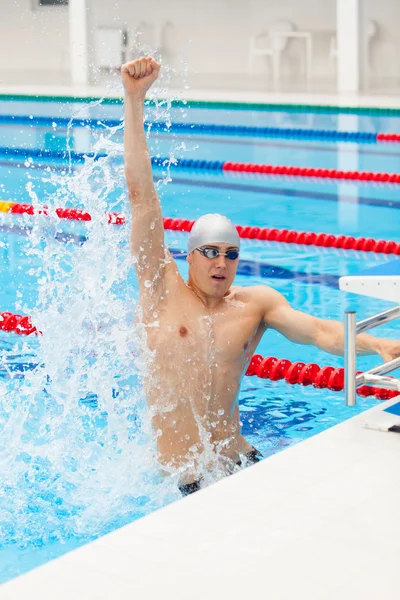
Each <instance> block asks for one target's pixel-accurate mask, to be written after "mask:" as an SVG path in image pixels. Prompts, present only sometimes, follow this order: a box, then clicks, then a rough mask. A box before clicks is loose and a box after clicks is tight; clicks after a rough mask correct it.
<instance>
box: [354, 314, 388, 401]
mask: <svg viewBox="0 0 400 600" xmlns="http://www.w3.org/2000/svg"><path fill="white" fill-rule="evenodd" d="M399 317H400V306H396V307H394V308H390V309H389V310H385V311H384V312H382V313H379V314H378V315H374V316H372V317H369V318H368V319H364V320H363V321H360V322H359V323H356V313H355V311H350V310H349V311H346V312H345V320H344V328H345V332H344V333H345V338H344V358H345V370H344V386H345V403H346V405H347V406H355V404H356V388H357V387H359V386H360V385H364V384H373V385H379V386H380V387H384V388H387V389H391V390H396V391H397V390H398V391H400V380H399V379H396V378H394V377H384V376H383V374H384V373H390V372H391V371H394V370H395V369H397V368H398V367H400V357H399V358H395V359H394V360H390V361H389V362H386V363H384V364H381V365H377V366H376V367H373V368H372V369H370V370H369V371H366V372H365V373H362V374H360V375H357V376H356V335H357V334H358V333H363V332H364V331H368V329H372V328H373V327H378V326H379V325H383V324H384V323H389V321H393V320H394V319H398V318H399Z"/></svg>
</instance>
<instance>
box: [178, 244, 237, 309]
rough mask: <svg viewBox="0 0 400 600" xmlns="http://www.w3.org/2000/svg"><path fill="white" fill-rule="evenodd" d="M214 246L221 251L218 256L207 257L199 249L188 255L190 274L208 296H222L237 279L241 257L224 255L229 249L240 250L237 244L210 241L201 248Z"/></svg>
mask: <svg viewBox="0 0 400 600" xmlns="http://www.w3.org/2000/svg"><path fill="white" fill-rule="evenodd" d="M204 248H214V249H216V250H218V252H219V253H222V254H218V256H217V257H216V258H207V257H206V256H203V255H202V254H201V252H199V251H198V250H197V249H196V250H193V252H191V253H190V254H189V255H188V257H187V261H188V263H189V274H190V278H191V280H192V281H193V283H194V284H195V285H196V286H197V287H198V288H199V289H200V290H201V291H202V292H203V293H204V294H207V296H212V297H215V298H222V297H223V296H224V295H225V294H226V292H227V291H228V290H229V288H230V286H231V285H232V283H233V280H234V279H235V275H236V271H237V267H238V262H239V258H236V259H235V260H231V259H229V258H227V256H224V253H226V252H228V251H229V250H236V251H238V248H237V246H232V245H230V244H223V243H210V244H204V246H200V249H204Z"/></svg>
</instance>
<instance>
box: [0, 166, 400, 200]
mask: <svg viewBox="0 0 400 600" xmlns="http://www.w3.org/2000/svg"><path fill="white" fill-rule="evenodd" d="M83 162H84V161H81V162H80V163H76V164H72V165H71V166H69V165H68V169H69V168H71V169H72V170H77V169H78V168H79V166H80V165H81V164H83ZM22 164H23V163H14V164H13V163H11V165H10V163H9V162H8V161H1V160H0V166H5V167H9V166H11V167H20V166H22ZM49 164H51V167H52V169H55V170H57V171H60V172H63V171H64V172H66V169H67V166H61V165H58V164H54V163H51V162H50V163H49V162H47V163H38V164H35V163H32V164H31V165H30V168H31V169H44V168H45V167H47V166H49ZM212 175H214V176H215V177H223V174H222V173H221V172H220V171H216V172H213V173H212ZM232 177H234V175H232ZM153 179H154V181H155V182H158V181H162V180H163V177H159V176H157V173H154V174H153ZM248 179H249V180H251V179H257V180H260V179H261V180H264V181H268V180H270V179H272V180H278V181H282V180H283V181H287V179H288V178H287V177H285V176H282V175H271V176H262V175H260V176H258V177H257V176H254V175H248ZM171 183H172V184H174V183H175V184H176V185H193V186H197V187H205V188H216V189H224V190H228V191H237V192H253V193H255V194H265V195H267V196H268V195H269V196H286V197H287V198H304V199H306V200H309V199H311V200H326V201H328V202H345V203H348V204H362V205H366V206H376V207H380V208H394V209H396V208H400V202H396V200H388V199H386V198H369V197H368V196H357V197H355V196H348V195H345V194H340V195H339V194H338V193H336V194H333V193H330V192H317V191H310V190H297V189H295V188H282V187H269V186H265V185H264V186H262V185H254V184H242V183H233V182H230V183H228V182H224V181H206V180H199V179H188V178H183V177H175V176H174V177H172V179H171ZM302 183H304V182H302ZM308 183H309V182H308ZM313 183H316V184H320V183H321V182H320V181H317V182H313ZM332 183H333V182H332V181H331V180H328V181H324V184H325V185H327V184H330V185H331V184H332ZM334 185H338V184H334ZM354 185H357V186H361V188H362V186H363V185H365V183H364V182H360V181H359V182H357V183H356V184H354ZM370 185H371V183H368V186H370ZM372 185H373V184H372Z"/></svg>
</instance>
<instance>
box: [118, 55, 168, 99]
mask: <svg viewBox="0 0 400 600" xmlns="http://www.w3.org/2000/svg"><path fill="white" fill-rule="evenodd" d="M160 68H161V65H160V63H158V62H156V61H155V60H154V59H153V58H151V56H148V57H147V58H138V59H136V60H132V61H131V62H128V63H125V64H124V65H122V67H121V75H122V83H123V84H124V88H125V92H126V93H127V94H128V96H133V95H138V96H142V97H144V96H145V95H146V92H147V91H148V90H149V89H150V87H151V86H152V85H153V83H154V82H155V80H156V79H157V77H158V73H159V72H160Z"/></svg>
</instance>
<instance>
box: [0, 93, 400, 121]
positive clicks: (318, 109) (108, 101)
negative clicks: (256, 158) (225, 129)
mask: <svg viewBox="0 0 400 600" xmlns="http://www.w3.org/2000/svg"><path fill="white" fill-rule="evenodd" d="M0 99H4V100H8V101H10V100H14V101H15V100H22V101H28V102H32V101H35V102H40V103H44V102H67V103H71V102H73V103H80V104H84V105H85V106H87V104H88V103H89V102H99V101H101V104H103V105H123V103H124V100H123V98H118V97H115V98H111V97H100V96H63V95H46V94H43V95H41V96H32V95H29V94H0ZM145 104H146V105H147V106H159V105H160V104H164V105H165V106H166V105H168V106H171V107H180V108H185V109H187V108H207V109H210V108H215V109H220V110H227V109H228V110H256V111H263V112H289V113H317V114H318V113H321V114H334V115H336V114H353V115H380V116H388V117H395V116H399V115H400V108H390V107H386V108H384V107H377V106H370V107H368V106H339V105H336V106H333V105H329V104H288V103H281V102H277V103H268V102H235V101H223V100H222V101H221V100H211V101H210V100H175V99H172V100H171V99H170V98H157V100H151V99H146V101H145Z"/></svg>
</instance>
